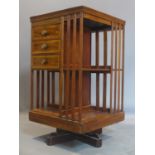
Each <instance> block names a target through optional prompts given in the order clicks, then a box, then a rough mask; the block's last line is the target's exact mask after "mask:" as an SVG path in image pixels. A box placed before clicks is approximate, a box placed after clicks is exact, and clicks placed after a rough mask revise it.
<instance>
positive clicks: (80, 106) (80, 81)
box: [79, 13, 83, 121]
mask: <svg viewBox="0 0 155 155" xmlns="http://www.w3.org/2000/svg"><path fill="white" fill-rule="evenodd" d="M79 31H80V32H79V33H80V37H79V45H80V46H79V48H80V50H79V60H80V64H79V121H81V119H82V97H83V96H82V75H83V73H82V66H83V64H82V63H83V13H81V14H80V30H79Z"/></svg>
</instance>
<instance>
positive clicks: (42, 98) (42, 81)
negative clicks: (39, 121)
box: [41, 70, 44, 108]
mask: <svg viewBox="0 0 155 155" xmlns="http://www.w3.org/2000/svg"><path fill="white" fill-rule="evenodd" d="M41 73H42V76H41V107H42V108H43V107H44V70H42V72H41Z"/></svg>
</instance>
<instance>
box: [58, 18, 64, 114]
mask: <svg viewBox="0 0 155 155" xmlns="http://www.w3.org/2000/svg"><path fill="white" fill-rule="evenodd" d="M63 56H64V17H61V54H60V73H59V114H60V116H62V106H63V81H64V72H63V62H64V59H63Z"/></svg>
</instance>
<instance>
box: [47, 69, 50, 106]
mask: <svg viewBox="0 0 155 155" xmlns="http://www.w3.org/2000/svg"><path fill="white" fill-rule="evenodd" d="M49 105H50V72H49V71H47V106H49Z"/></svg>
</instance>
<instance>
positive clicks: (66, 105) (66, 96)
mask: <svg viewBox="0 0 155 155" xmlns="http://www.w3.org/2000/svg"><path fill="white" fill-rule="evenodd" d="M70 30H71V21H70V16H67V50H66V55H67V62H66V67H67V70H66V78H65V110H66V111H65V115H66V117H68V108H69V100H70V99H69V98H70V95H69V88H70V80H69V79H70V71H69V65H70V64H69V63H70V48H71V47H70V42H71V39H70V36H71V32H70Z"/></svg>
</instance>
